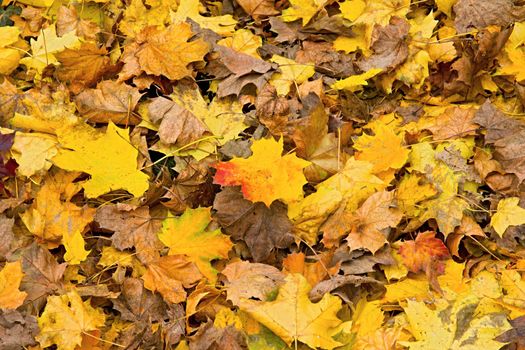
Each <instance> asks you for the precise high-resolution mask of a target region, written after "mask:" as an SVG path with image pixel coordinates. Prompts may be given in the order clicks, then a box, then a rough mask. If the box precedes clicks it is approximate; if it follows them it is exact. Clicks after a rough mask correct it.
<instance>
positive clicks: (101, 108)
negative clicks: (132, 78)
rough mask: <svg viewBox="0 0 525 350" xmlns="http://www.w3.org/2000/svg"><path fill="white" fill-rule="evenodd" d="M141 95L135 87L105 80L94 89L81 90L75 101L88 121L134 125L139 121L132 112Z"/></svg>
mask: <svg viewBox="0 0 525 350" xmlns="http://www.w3.org/2000/svg"><path fill="white" fill-rule="evenodd" d="M141 96H142V94H141V93H140V92H139V90H138V89H137V88H134V87H132V86H129V85H126V84H124V83H118V82H116V81H112V80H106V81H103V82H100V83H99V84H98V85H97V88H96V89H88V90H84V91H82V92H81V93H80V94H79V95H78V96H77V97H76V98H75V102H76V105H77V108H78V111H79V112H80V113H81V114H82V115H83V116H84V117H85V118H86V119H87V120H89V121H90V122H95V123H108V122H109V121H112V122H113V123H115V124H123V125H135V124H138V123H140V122H141V118H139V117H137V116H136V115H135V114H134V113H133V111H134V110H135V107H136V106H137V103H138V102H139V100H140V97H141Z"/></svg>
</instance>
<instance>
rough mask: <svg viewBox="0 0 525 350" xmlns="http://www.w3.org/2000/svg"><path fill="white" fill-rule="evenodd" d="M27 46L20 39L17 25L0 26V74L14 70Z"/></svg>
mask: <svg viewBox="0 0 525 350" xmlns="http://www.w3.org/2000/svg"><path fill="white" fill-rule="evenodd" d="M27 48H28V46H27V43H26V42H25V41H24V40H21V39H20V29H18V27H7V26H6V27H0V74H10V73H11V72H12V71H13V70H15V69H16V67H18V63H19V62H20V59H21V58H22V56H23V55H24V51H25V50H27Z"/></svg>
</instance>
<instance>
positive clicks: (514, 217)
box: [490, 197, 525, 237]
mask: <svg viewBox="0 0 525 350" xmlns="http://www.w3.org/2000/svg"><path fill="white" fill-rule="evenodd" d="M519 201H520V199H519V198H517V197H512V198H503V199H501V200H500V201H499V202H498V208H497V211H496V213H494V215H492V218H491V219H490V226H492V227H493V228H494V230H495V231H496V233H497V234H498V235H499V236H500V237H503V234H504V233H505V231H506V230H507V228H508V227H509V226H516V225H523V224H525V209H523V208H522V207H520V206H519V205H518V204H519Z"/></svg>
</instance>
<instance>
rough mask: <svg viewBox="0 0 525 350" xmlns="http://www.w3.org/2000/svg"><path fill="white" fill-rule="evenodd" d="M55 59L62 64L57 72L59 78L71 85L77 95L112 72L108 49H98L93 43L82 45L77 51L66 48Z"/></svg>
mask: <svg viewBox="0 0 525 350" xmlns="http://www.w3.org/2000/svg"><path fill="white" fill-rule="evenodd" d="M55 57H56V59H57V61H58V62H59V63H60V66H58V68H57V70H56V76H57V78H58V79H60V80H63V81H65V82H67V83H69V84H70V88H71V90H72V91H73V92H75V93H79V92H82V90H84V89H85V88H89V87H92V86H94V85H95V84H96V83H97V82H98V81H99V80H100V79H101V78H102V77H103V76H104V74H106V73H108V72H109V71H110V70H111V66H110V59H109V57H108V56H107V51H106V49H104V48H98V47H97V45H95V44H93V43H82V45H81V46H80V47H79V48H77V49H68V48H66V49H65V50H64V51H61V52H59V53H57V54H56V55H55Z"/></svg>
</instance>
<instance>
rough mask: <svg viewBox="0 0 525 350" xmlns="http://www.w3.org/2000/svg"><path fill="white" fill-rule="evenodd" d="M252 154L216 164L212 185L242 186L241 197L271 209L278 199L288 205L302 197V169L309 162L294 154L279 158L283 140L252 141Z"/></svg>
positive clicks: (304, 179)
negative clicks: (261, 203)
mask: <svg viewBox="0 0 525 350" xmlns="http://www.w3.org/2000/svg"><path fill="white" fill-rule="evenodd" d="M251 149H252V152H253V154H252V155H251V156H250V157H249V158H247V159H244V158H234V159H232V160H231V161H229V162H221V163H218V164H217V165H216V166H215V168H216V169H217V173H216V174H215V177H214V180H213V181H214V183H216V184H219V185H223V186H238V185H240V186H241V189H242V193H243V195H244V198H246V199H248V200H250V201H252V202H263V203H264V204H266V206H267V207H270V205H271V204H272V202H273V201H274V200H277V199H281V200H283V201H284V202H291V201H296V200H298V199H301V198H302V197H303V185H304V184H305V183H306V178H305V177H304V174H303V168H305V167H306V166H308V165H309V164H310V162H307V161H306V160H303V159H300V158H297V156H296V155H295V154H287V155H285V156H281V154H282V152H283V140H282V138H281V139H280V140H279V141H275V140H274V139H271V138H270V139H261V140H256V141H254V142H253V145H252V147H251Z"/></svg>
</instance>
